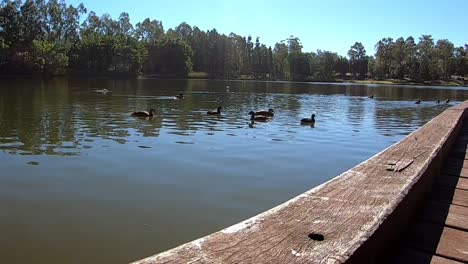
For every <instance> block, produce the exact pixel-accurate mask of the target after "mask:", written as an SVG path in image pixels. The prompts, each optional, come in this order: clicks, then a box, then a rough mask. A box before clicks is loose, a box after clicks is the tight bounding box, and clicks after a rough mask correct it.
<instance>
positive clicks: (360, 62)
mask: <svg viewBox="0 0 468 264" xmlns="http://www.w3.org/2000/svg"><path fill="white" fill-rule="evenodd" d="M348 56H349V60H350V64H351V69H352V73H353V75H354V77H355V78H358V79H364V78H365V77H366V76H367V70H368V67H367V65H368V63H369V58H368V57H367V55H366V49H365V48H364V45H362V43H361V42H356V43H354V45H353V46H351V48H350V49H349V51H348Z"/></svg>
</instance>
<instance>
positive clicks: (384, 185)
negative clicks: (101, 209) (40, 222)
mask: <svg viewBox="0 0 468 264" xmlns="http://www.w3.org/2000/svg"><path fill="white" fill-rule="evenodd" d="M467 108H468V101H466V102H464V103H462V104H460V105H458V106H454V107H451V108H449V109H447V110H445V111H444V112H443V113H441V114H440V115H438V116H437V117H435V118H434V119H432V120H431V121H430V122H428V123H427V124H425V125H424V126H422V127H421V128H419V129H418V130H416V131H415V132H413V133H411V134H410V135H408V136H407V137H406V138H404V139H403V140H401V141H400V142H398V143H396V144H395V145H393V146H391V147H389V148H388V149H386V150H384V151H382V152H381V153H379V154H377V155H375V156H374V157H372V158H370V159H368V160H367V161H364V162H363V163H361V164H359V165H358V166H356V167H354V168H352V169H350V170H348V171H346V172H345V173H343V174H341V175H339V176H338V177H336V178H334V179H332V180H330V181H328V182H326V183H324V184H322V185H320V186H318V187H316V188H313V189H311V190H309V191H307V192H305V193H303V194H301V195H299V196H297V197H295V198H293V199H291V200H289V201H287V202H285V203H283V204H281V205H279V206H277V207H275V208H272V209H270V210H268V211H266V212H264V213H262V214H259V215H257V216H254V217H252V218H250V219H248V220H245V221H243V222H241V223H238V224H236V225H233V226H231V227H228V228H226V229H223V230H221V231H218V232H216V233H213V234H211V235H208V236H206V237H203V238H200V239H197V240H195V241H192V242H189V243H186V244H183V245H181V246H179V247H176V248H174V249H171V250H168V251H166V252H163V253H160V254H157V255H154V256H151V257H148V258H146V259H143V260H140V261H137V262H135V263H344V262H346V263H380V262H381V259H378V258H382V257H385V256H386V254H391V253H392V248H393V247H394V246H395V245H397V244H398V239H399V235H400V234H401V232H403V231H404V230H405V228H406V226H407V224H408V222H409V221H410V220H411V218H413V217H414V212H416V209H417V208H418V207H419V206H420V205H421V204H422V200H423V199H424V196H425V194H426V193H427V192H428V190H429V188H430V185H431V183H432V180H433V177H434V175H436V174H437V173H438V172H439V171H440V166H441V164H442V162H443V161H444V159H445V157H446V155H447V153H448V151H449V150H450V147H451V145H452V143H453V141H454V140H455V138H456V136H457V134H458V131H459V129H460V127H461V125H462V122H463V117H464V115H465V112H466V109H467Z"/></svg>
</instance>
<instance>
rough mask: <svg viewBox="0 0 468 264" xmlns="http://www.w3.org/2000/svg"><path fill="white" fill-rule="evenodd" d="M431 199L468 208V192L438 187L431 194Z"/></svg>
mask: <svg viewBox="0 0 468 264" xmlns="http://www.w3.org/2000/svg"><path fill="white" fill-rule="evenodd" d="M431 199H432V200H436V201H440V202H445V203H451V204H455V205H460V206H466V207H468V191H465V190H461V189H454V188H447V187H444V186H436V188H434V190H433V191H432V192H431Z"/></svg>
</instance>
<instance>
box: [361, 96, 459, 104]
mask: <svg viewBox="0 0 468 264" xmlns="http://www.w3.org/2000/svg"><path fill="white" fill-rule="evenodd" d="M368 98H370V99H373V98H374V95H373V94H371V95H369V96H368ZM414 103H415V104H420V103H421V100H417V101H416V102H414ZM445 103H446V104H448V103H450V99H447V100H445ZM436 104H440V100H437V101H436Z"/></svg>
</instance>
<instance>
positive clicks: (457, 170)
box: [441, 166, 468, 178]
mask: <svg viewBox="0 0 468 264" xmlns="http://www.w3.org/2000/svg"><path fill="white" fill-rule="evenodd" d="M441 173H442V174H448V175H453V176H460V177H464V178H468V169H466V168H463V167H453V166H450V167H444V169H442V172H441Z"/></svg>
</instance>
